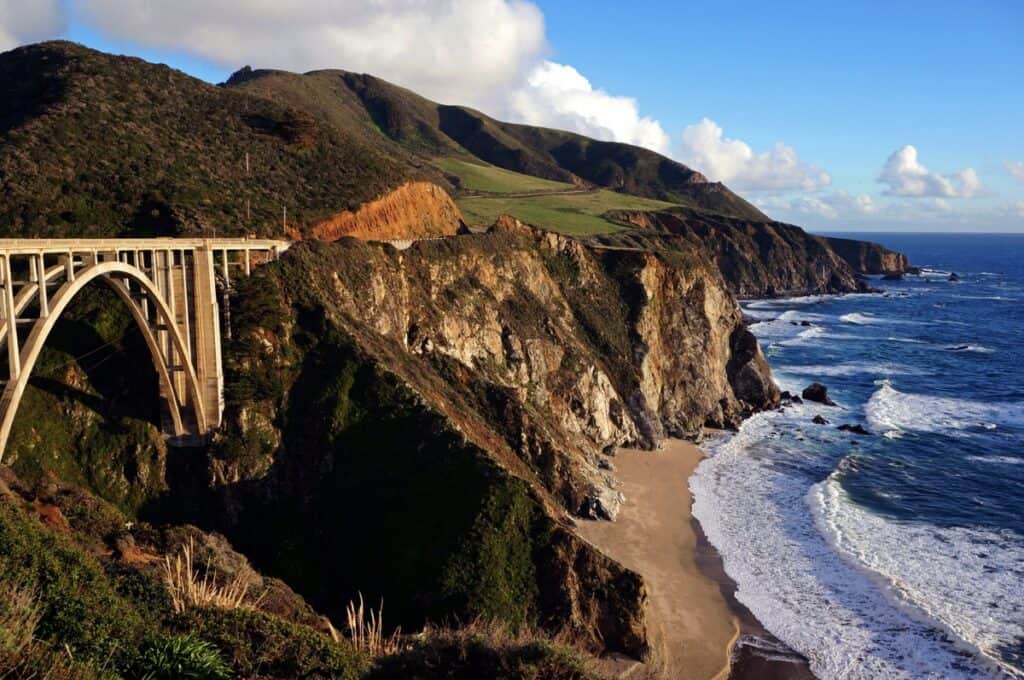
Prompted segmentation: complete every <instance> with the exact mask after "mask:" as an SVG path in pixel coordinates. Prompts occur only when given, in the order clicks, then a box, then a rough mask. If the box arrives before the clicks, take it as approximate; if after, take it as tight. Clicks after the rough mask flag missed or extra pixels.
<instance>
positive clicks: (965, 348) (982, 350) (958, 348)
mask: <svg viewBox="0 0 1024 680" xmlns="http://www.w3.org/2000/svg"><path fill="white" fill-rule="evenodd" d="M946 349H947V350H949V351H950V352H975V353H977V354H992V353H993V352H995V350H994V349H989V348H988V347H985V346H983V345H953V346H952V347H947V348H946Z"/></svg>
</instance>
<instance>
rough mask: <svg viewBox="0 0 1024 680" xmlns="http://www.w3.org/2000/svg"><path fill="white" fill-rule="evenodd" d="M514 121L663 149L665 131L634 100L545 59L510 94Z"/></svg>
mask: <svg viewBox="0 0 1024 680" xmlns="http://www.w3.org/2000/svg"><path fill="white" fill-rule="evenodd" d="M508 106H509V109H510V110H509V113H510V114H511V115H512V117H514V118H515V119H516V120H518V121H521V122H523V123H528V124H531V125H544V126H547V127H556V128H560V129H565V130H572V131H574V132H578V133H580V134H583V135H587V136H590V137H596V138H597V139H604V140H610V141H615V142H626V143H629V144H636V145H638V146H644V147H647V148H648V149H653V150H654V151H659V152H662V153H667V152H668V150H669V142H670V140H669V136H668V135H667V134H665V131H664V130H663V129H662V127H661V125H660V124H659V123H658V121H656V120H653V119H651V118H647V117H644V116H641V115H640V111H639V109H638V108H637V103H636V100H635V99H631V98H629V97H615V96H612V95H610V94H608V93H607V92H605V91H604V90H600V89H594V87H593V86H592V85H591V84H590V81H589V80H587V79H586V78H585V77H583V75H582V74H580V72H579V71H577V70H576V69H574V68H573V67H572V66H566V65H565V64H556V63H554V62H551V61H544V62H542V63H541V64H539V65H538V66H537V67H536V68H535V69H534V70H533V71H532V72H531V73H530V75H529V77H528V78H527V80H526V83H525V84H524V86H523V87H520V88H518V89H517V90H515V91H513V92H512V93H511V95H510V97H509V102H508Z"/></svg>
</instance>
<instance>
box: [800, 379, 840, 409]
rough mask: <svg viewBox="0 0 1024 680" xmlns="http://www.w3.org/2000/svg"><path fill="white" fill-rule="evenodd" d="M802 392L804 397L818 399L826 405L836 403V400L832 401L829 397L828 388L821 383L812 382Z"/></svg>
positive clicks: (809, 399)
mask: <svg viewBox="0 0 1024 680" xmlns="http://www.w3.org/2000/svg"><path fill="white" fill-rule="evenodd" d="M801 394H802V396H803V398H804V399H807V400H808V401H816V402H818V403H819V404H824V405H825V406H835V405H836V402H834V401H832V400H831V399H829V397H828V388H827V387H825V386H824V385H822V384H821V383H811V384H810V385H808V386H807V387H805V388H804V391H803V392H802V393H801Z"/></svg>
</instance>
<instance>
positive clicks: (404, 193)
mask: <svg viewBox="0 0 1024 680" xmlns="http://www.w3.org/2000/svg"><path fill="white" fill-rule="evenodd" d="M462 226H463V221H462V213H461V212H460V211H459V208H458V206H456V205H455V201H453V200H452V199H451V197H450V196H449V195H448V192H446V191H445V190H444V189H442V188H441V187H439V186H437V185H436V184H431V183H430V182H411V183H408V184H403V185H402V186H400V187H398V188H397V189H395V190H394V191H390V192H388V193H387V194H385V195H384V196H382V197H380V198H378V199H376V200H373V201H369V202H368V203H364V204H363V205H362V206H360V208H359V209H358V210H355V211H352V210H345V211H342V212H340V213H338V214H336V215H334V216H332V217H331V218H329V219H327V220H324V221H323V222H320V223H318V224H316V225H314V226H313V227H312V228H311V229H310V230H309V235H310V237H312V238H315V239H320V240H322V241H337V240H338V239H340V238H342V237H344V236H352V237H354V238H359V239H363V240H377V241H395V240H405V239H420V238H437V237H439V236H453V235H455V234H456V233H457V232H458V230H459V228H460V227H462ZM293 236H296V237H301V234H299V233H298V232H296V233H295V234H293Z"/></svg>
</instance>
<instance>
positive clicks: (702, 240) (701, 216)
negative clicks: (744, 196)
mask: <svg viewBox="0 0 1024 680" xmlns="http://www.w3.org/2000/svg"><path fill="white" fill-rule="evenodd" d="M608 217H610V218H611V219H614V220H617V221H620V222H623V223H625V224H628V225H630V226H633V227H636V228H637V230H633V231H628V232H620V233H618V234H612V235H608V236H597V237H592V239H591V242H592V243H594V244H596V245H604V246H609V247H615V248H622V247H638V248H643V249H648V250H658V249H666V248H667V249H672V248H676V247H684V248H685V247H689V248H694V247H695V248H697V249H699V250H700V251H702V252H703V253H704V255H705V257H707V258H708V259H710V260H711V261H712V262H714V263H715V264H717V265H718V268H719V270H720V271H721V273H722V276H723V277H724V279H725V281H726V283H727V284H728V287H729V290H730V291H731V292H732V293H733V294H734V295H737V296H740V297H775V296H787V295H805V294H811V293H850V292H855V291H864V290H866V286H865V285H864V284H863V283H861V282H860V281H858V279H857V274H856V272H854V270H853V269H852V268H851V267H850V265H849V264H848V263H847V262H846V261H845V260H843V258H841V257H840V256H839V255H837V254H836V253H835V251H833V249H832V248H831V247H830V246H829V245H828V243H827V242H826V240H825V239H824V238H822V237H820V236H814V235H813V234H808V233H807V232H805V231H804V230H803V229H801V228H800V227H797V226H794V225H792V224H784V223H782V222H757V221H751V220H744V219H737V218H731V217H724V216H721V215H715V214H711V213H706V212H702V211H696V210H689V209H686V208H679V209H673V210H666V211H660V212H641V211H616V212H613V213H610V214H609V215H608Z"/></svg>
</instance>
